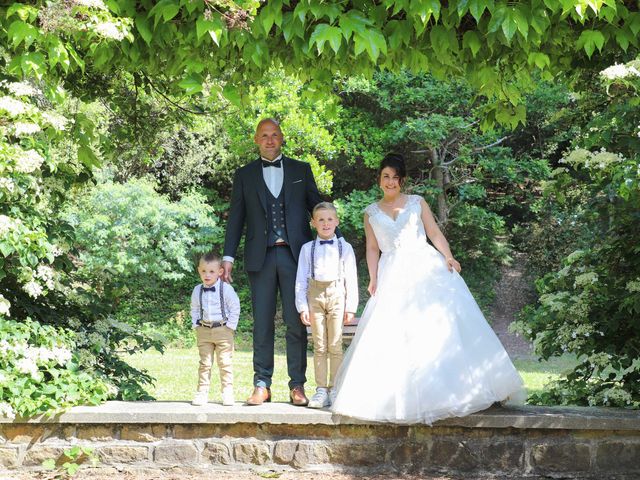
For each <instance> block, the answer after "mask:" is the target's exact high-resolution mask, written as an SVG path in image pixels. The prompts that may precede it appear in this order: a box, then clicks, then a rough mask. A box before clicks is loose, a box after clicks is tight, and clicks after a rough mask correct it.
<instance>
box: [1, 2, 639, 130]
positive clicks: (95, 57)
mask: <svg viewBox="0 0 640 480" xmlns="http://www.w3.org/2000/svg"><path fill="white" fill-rule="evenodd" d="M0 18H1V20H0V22H2V29H1V35H2V36H3V37H4V38H3V39H2V44H3V45H6V47H7V48H8V49H9V50H10V52H11V56H12V58H11V60H10V65H9V71H10V72H11V73H13V74H14V75H16V76H22V75H26V76H36V77H38V78H40V77H42V76H44V75H48V74H52V75H54V76H56V75H57V76H60V77H64V76H66V75H68V74H69V73H71V72H73V71H77V70H80V71H84V70H85V69H97V70H100V71H107V72H108V71H113V70H114V69H124V70H126V71H130V72H142V73H144V75H146V76H150V77H153V78H162V79H164V80H165V81H166V82H165V86H166V89H167V91H168V92H172V93H173V94H176V95H195V94H206V95H208V94H211V93H213V94H223V95H224V96H225V97H226V98H227V99H229V100H231V101H232V102H235V103H240V102H241V101H242V94H243V91H242V87H243V82H246V81H247V80H250V79H254V78H260V77H261V76H262V75H263V74H265V72H267V71H268V70H269V69H270V68H271V67H272V66H276V67H282V68H284V69H285V70H286V71H287V72H288V73H293V74H295V75H299V76H300V77H301V78H302V79H303V80H308V81H310V82H311V83H321V84H324V85H329V80H330V79H331V78H332V77H333V75H334V74H335V73H336V72H342V73H349V74H359V73H365V74H367V73H371V72H373V71H374V69H376V68H382V69H389V70H394V71H398V70H400V69H404V68H408V69H411V70H414V71H424V70H429V71H431V72H432V73H434V74H436V75H439V76H452V75H453V76H455V75H463V76H465V77H466V78H467V79H468V80H469V81H470V82H471V84H472V86H473V87H475V88H476V89H477V90H478V91H479V92H480V93H481V94H483V95H486V96H487V97H488V98H490V99H492V100H493V103H492V104H490V105H489V106H488V107H487V111H486V112H485V113H486V116H487V121H488V122H489V123H492V122H494V121H498V122H500V123H506V124H509V123H511V124H513V125H515V124H516V123H517V122H518V121H521V120H523V118H524V106H523V101H522V95H521V92H522V90H523V89H525V88H527V86H530V85H532V84H533V80H532V77H531V75H532V73H533V72H535V71H538V72H539V73H541V75H542V76H543V78H547V79H550V78H552V77H553V76H555V75H557V74H559V73H564V72H570V71H572V70H574V69H578V68H579V67H580V65H581V62H582V64H584V63H585V61H586V60H588V59H593V58H594V56H596V55H602V57H603V58H607V57H606V56H610V54H615V55H620V54H621V53H622V52H628V51H629V50H630V49H631V50H633V51H635V49H637V47H638V40H637V34H638V32H640V12H638V7H637V5H633V4H631V3H630V2H623V1H620V0H523V1H519V2H508V1H501V0H451V1H449V2H440V1H438V0H381V1H379V2H370V1H367V0H349V1H337V0H327V1H324V2H318V1H314V0H301V1H295V0H268V1H265V2H260V1H258V0H238V1H236V2H234V1H232V0H161V1H159V2H156V1H151V0H142V1H134V0H104V1H103V0H71V1H66V2H44V1H41V0H40V1H36V2H33V3H32V4H24V3H13V4H10V5H9V6H8V7H6V8H5V9H4V11H2V14H1V15H0Z"/></svg>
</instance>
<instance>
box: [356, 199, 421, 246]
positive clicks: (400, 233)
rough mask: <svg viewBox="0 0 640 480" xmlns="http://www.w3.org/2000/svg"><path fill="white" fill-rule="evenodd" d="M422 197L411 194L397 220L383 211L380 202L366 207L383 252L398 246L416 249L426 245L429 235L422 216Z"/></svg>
mask: <svg viewBox="0 0 640 480" xmlns="http://www.w3.org/2000/svg"><path fill="white" fill-rule="evenodd" d="M421 198H422V197H420V196H419V195H409V196H408V198H407V203H406V205H405V207H404V209H403V210H401V211H400V213H398V216H397V218H396V219H395V220H394V219H393V218H391V217H390V216H389V215H387V214H386V213H385V212H383V211H382V209H381V208H380V207H379V206H378V203H372V204H371V205H369V206H368V207H367V208H366V209H365V213H366V214H367V215H369V223H370V224H371V228H373V232H374V233H375V235H376V240H377V241H378V246H379V247H380V250H381V251H382V252H383V253H384V252H389V251H392V250H396V249H398V248H408V249H414V248H419V247H423V246H425V245H426V242H427V235H426V233H425V230H424V224H423V223H422V218H421V213H422V209H421V207H420V199H421Z"/></svg>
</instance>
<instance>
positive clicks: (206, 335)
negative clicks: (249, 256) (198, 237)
mask: <svg viewBox="0 0 640 480" xmlns="http://www.w3.org/2000/svg"><path fill="white" fill-rule="evenodd" d="M222 272H223V269H222V259H221V258H220V256H219V255H218V254H216V253H213V252H209V253H205V254H204V255H201V256H200V259H199V261H198V274H199V275H200V279H201V280H202V283H201V284H198V285H196V286H195V288H194V289H193V293H192V294H191V323H192V325H193V328H194V329H195V330H196V336H197V345H198V352H199V353H200V363H199V366H198V390H197V392H196V394H195V396H194V397H193V401H192V402H191V404H192V405H205V404H206V403H207V401H208V397H209V385H210V384H211V365H212V363H213V356H214V354H215V353H216V352H217V355H216V357H217V362H218V368H219V370H220V384H221V386H222V404H223V405H233V404H234V397H233V349H234V343H233V336H234V333H235V330H236V328H237V327H238V319H239V318H240V299H239V298H238V295H237V294H236V292H235V290H234V289H233V287H232V286H231V285H230V284H228V283H226V282H223V281H222V279H221V278H220V276H221V275H222Z"/></svg>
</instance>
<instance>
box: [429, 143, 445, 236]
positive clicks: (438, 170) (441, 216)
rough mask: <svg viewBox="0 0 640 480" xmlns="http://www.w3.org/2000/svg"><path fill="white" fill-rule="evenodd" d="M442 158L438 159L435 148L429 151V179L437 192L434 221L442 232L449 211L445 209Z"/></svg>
mask: <svg viewBox="0 0 640 480" xmlns="http://www.w3.org/2000/svg"><path fill="white" fill-rule="evenodd" d="M443 161H444V159H443V158H440V155H439V154H438V151H437V150H436V149H435V148H432V149H431V164H432V165H433V168H432V170H431V178H433V179H434V180H435V181H436V185H437V187H438V190H439V191H440V192H439V193H438V197H437V205H436V220H437V221H438V224H439V225H440V228H441V229H442V230H443V231H444V230H445V228H446V226H447V221H448V220H449V218H448V217H449V209H448V208H447V196H446V194H445V167H443V166H442V162H443Z"/></svg>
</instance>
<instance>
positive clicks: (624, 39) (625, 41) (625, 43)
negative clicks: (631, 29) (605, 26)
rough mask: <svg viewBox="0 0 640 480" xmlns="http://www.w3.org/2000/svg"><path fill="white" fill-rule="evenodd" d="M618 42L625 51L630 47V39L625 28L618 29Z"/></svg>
mask: <svg viewBox="0 0 640 480" xmlns="http://www.w3.org/2000/svg"><path fill="white" fill-rule="evenodd" d="M616 42H618V45H620V47H621V48H622V49H623V50H624V51H625V52H626V51H627V49H628V48H629V43H630V39H629V37H628V36H627V33H626V32H625V31H624V30H622V29H619V30H618V31H616Z"/></svg>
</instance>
